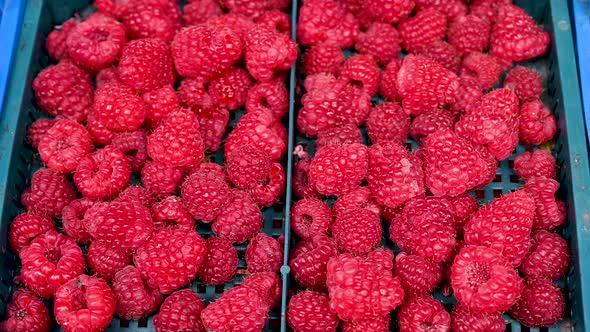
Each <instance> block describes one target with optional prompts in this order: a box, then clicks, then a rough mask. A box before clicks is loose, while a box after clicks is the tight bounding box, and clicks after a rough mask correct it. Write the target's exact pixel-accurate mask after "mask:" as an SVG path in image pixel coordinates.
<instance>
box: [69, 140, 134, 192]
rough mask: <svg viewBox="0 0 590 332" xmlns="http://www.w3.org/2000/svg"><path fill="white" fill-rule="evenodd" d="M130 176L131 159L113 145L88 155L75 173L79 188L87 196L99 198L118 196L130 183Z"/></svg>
mask: <svg viewBox="0 0 590 332" xmlns="http://www.w3.org/2000/svg"><path fill="white" fill-rule="evenodd" d="M130 178H131V170H130V169H129V161H128V160H127V158H126V157H125V155H124V154H123V152H121V151H119V150H118V149H116V148H114V147H112V146H107V147H105V148H104V149H100V150H97V151H96V152H93V153H90V154H88V155H86V157H84V158H83V159H82V160H80V163H79V164H78V168H76V172H75V173H74V182H75V183H76V187H78V190H79V191H80V192H81V193H82V194H83V195H84V196H85V197H94V198H99V199H103V198H110V197H113V196H116V195H117V194H118V193H120V192H121V191H122V190H123V189H124V188H125V187H127V185H129V181H130Z"/></svg>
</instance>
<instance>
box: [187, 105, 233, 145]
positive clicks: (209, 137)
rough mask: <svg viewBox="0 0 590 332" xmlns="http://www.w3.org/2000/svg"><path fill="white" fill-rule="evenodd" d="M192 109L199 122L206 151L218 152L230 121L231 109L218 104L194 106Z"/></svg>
mask: <svg viewBox="0 0 590 332" xmlns="http://www.w3.org/2000/svg"><path fill="white" fill-rule="evenodd" d="M192 111H193V112H194V113H195V115H196V118H197V121H198V122H199V132H200V134H201V138H202V139H203V146H204V148H205V152H209V153H213V152H216V151H217V150H219V147H220V145H221V140H222V138H223V136H224V135H225V129H226V127H227V124H228V122H229V111H228V110H227V109H225V108H222V107H220V106H216V105H210V106H194V107H193V108H192Z"/></svg>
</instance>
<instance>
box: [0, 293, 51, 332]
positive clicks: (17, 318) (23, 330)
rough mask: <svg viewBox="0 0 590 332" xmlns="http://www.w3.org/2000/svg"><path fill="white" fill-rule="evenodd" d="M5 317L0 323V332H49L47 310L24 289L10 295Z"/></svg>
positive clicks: (49, 322)
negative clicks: (10, 298)
mask: <svg viewBox="0 0 590 332" xmlns="http://www.w3.org/2000/svg"><path fill="white" fill-rule="evenodd" d="M5 315H6V320H4V321H2V322H0V331H2V332H28V331H37V332H49V329H50V327H51V320H50V318H49V310H47V307H45V304H43V302H41V301H39V299H38V298H37V296H35V295H34V294H33V293H31V292H30V291H29V290H27V289H26V288H21V289H19V290H17V291H16V292H14V294H12V300H11V301H10V303H8V305H7V307H6V314H5Z"/></svg>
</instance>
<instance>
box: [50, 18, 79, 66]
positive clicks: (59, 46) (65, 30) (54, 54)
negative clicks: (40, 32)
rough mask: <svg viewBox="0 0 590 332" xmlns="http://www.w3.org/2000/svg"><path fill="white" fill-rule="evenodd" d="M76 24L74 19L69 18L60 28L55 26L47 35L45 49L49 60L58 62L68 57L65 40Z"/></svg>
mask: <svg viewBox="0 0 590 332" xmlns="http://www.w3.org/2000/svg"><path fill="white" fill-rule="evenodd" d="M78 23H79V22H78V21H77V20H76V19H74V18H71V19H69V20H67V21H65V22H63V23H62V24H61V25H60V26H56V27H55V28H54V29H53V31H51V32H50V33H49V35H48V36H47V40H46V41H45V48H47V53H49V57H50V58H51V59H53V60H55V61H57V62H59V61H61V60H63V59H66V58H68V57H69V54H68V45H67V43H66V40H67V39H68V36H69V34H70V32H71V31H72V30H74V28H75V27H76V25H78Z"/></svg>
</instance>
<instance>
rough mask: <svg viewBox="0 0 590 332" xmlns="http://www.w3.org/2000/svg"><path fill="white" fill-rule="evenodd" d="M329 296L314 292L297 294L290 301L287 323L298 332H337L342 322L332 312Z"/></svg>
mask: <svg viewBox="0 0 590 332" xmlns="http://www.w3.org/2000/svg"><path fill="white" fill-rule="evenodd" d="M329 301H330V299H329V298H328V295H326V294H323V293H317V292H312V291H303V292H300V293H297V294H295V295H293V296H292V297H291V299H290V300H289V307H288V309H287V322H288V323H289V326H290V327H291V328H292V329H293V330H294V331H297V332H315V331H325V332H336V328H337V327H338V323H339V322H340V320H339V319H338V316H337V315H336V314H335V313H333V312H332V311H330V306H329Z"/></svg>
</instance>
